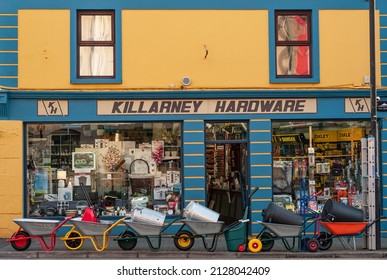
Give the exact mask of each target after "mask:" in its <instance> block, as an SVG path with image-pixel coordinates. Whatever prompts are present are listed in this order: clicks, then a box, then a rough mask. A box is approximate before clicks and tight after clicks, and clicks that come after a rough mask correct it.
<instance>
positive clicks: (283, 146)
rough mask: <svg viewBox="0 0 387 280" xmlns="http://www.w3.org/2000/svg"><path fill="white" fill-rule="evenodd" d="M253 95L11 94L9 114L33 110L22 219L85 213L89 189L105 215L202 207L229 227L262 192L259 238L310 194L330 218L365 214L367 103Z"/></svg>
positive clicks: (256, 211) (255, 209) (254, 208)
mask: <svg viewBox="0 0 387 280" xmlns="http://www.w3.org/2000/svg"><path fill="white" fill-rule="evenodd" d="M138 94H139V95H140V93H138ZM250 94H251V98H249V99H232V98H225V97H222V93H220V94H219V98H218V99H204V98H201V97H200V94H199V96H198V98H196V99H194V98H192V99H162V98H161V97H160V98H153V99H151V100H146V99H133V98H127V99H125V98H120V99H108V100H106V99H94V98H91V97H90V98H83V99H82V100H79V99H73V100H71V99H59V100H52V99H40V98H36V99H29V100H25V99H19V98H16V99H13V96H14V95H13V94H12V93H10V94H9V99H10V102H9V105H10V107H23V108H26V110H23V112H21V113H19V116H18V118H19V119H23V118H25V119H26V120H25V121H24V122H23V134H24V135H25V137H24V141H23V145H24V148H25V149H24V150H25V154H24V157H23V158H24V159H25V165H24V167H23V170H24V172H25V173H24V174H25V176H26V177H25V183H24V184H25V189H24V207H23V213H24V214H23V215H24V216H26V217H34V216H39V217H42V216H43V217H47V218H50V217H53V216H65V215H66V213H67V212H68V210H79V209H80V208H81V207H82V206H84V205H85V194H84V192H83V190H82V187H81V185H83V186H84V187H85V189H86V191H87V192H88V196H89V197H90V198H91V199H92V201H93V203H95V205H99V206H103V207H104V208H106V211H102V212H101V213H100V214H101V215H102V217H105V218H109V219H111V218H113V219H114V217H111V216H115V215H117V216H119V215H120V214H121V215H123V212H122V211H126V213H130V210H131V209H132V208H133V207H136V206H142V207H148V208H151V209H153V210H156V211H160V212H162V213H164V214H166V215H167V217H168V218H174V217H176V216H178V215H181V214H182V210H183V209H184V207H185V206H186V205H187V204H188V203H189V202H190V201H192V200H194V201H197V202H200V203H202V204H203V205H206V206H207V207H209V208H211V209H213V210H214V211H216V212H218V213H220V217H221V219H222V220H224V221H225V222H226V223H229V222H232V221H235V220H236V219H240V218H242V216H243V212H244V207H246V204H245V203H246V201H245V199H244V197H245V196H244V195H245V193H248V192H250V190H251V189H252V188H256V187H257V188H259V190H258V191H257V193H256V194H255V195H254V196H253V198H252V201H251V219H252V224H251V233H252V234H254V232H258V231H259V229H260V226H259V225H258V223H257V222H256V221H258V220H262V215H261V213H262V210H263V209H265V208H266V207H267V205H268V204H269V203H270V202H271V201H274V202H275V203H276V204H277V205H280V206H281V207H284V208H286V209H288V210H290V211H294V212H297V213H301V214H303V211H305V209H303V208H302V207H301V204H300V190H302V189H303V188H305V189H306V191H307V193H308V194H310V195H311V199H310V201H308V205H307V207H309V208H310V209H312V210H315V211H321V210H322V207H323V205H324V202H325V201H326V200H327V199H329V198H332V199H334V200H336V201H339V202H342V203H345V204H348V205H351V206H354V207H358V208H362V207H363V204H364V203H363V199H364V197H363V196H362V190H363V189H364V186H363V185H362V184H363V182H364V178H363V177H362V166H361V163H362V155H361V149H362V139H366V138H367V136H369V134H370V122H369V119H368V116H369V112H368V111H367V109H366V108H368V107H369V99H368V98H367V97H363V98H359V97H357V98H329V99H327V98H319V97H316V98H277V99H272V98H254V97H253V96H254V95H256V94H257V93H256V92H251V93H250ZM92 95H93V94H91V95H90V96H92ZM223 95H224V93H223ZM317 95H318V94H317ZM18 96H19V95H18ZM131 96H133V94H131ZM353 104H358V105H359V106H358V107H354V106H352V105H353ZM360 105H364V106H360ZM81 108H82V109H81ZM330 108H336V109H335V110H334V112H333V111H332V110H331V109H330ZM19 112H20V111H19ZM63 112H64V113H63ZM66 112H67V113H66ZM70 112H76V113H74V114H71V113H70ZM347 114H350V116H351V118H350V119H348V118H346V117H345V116H346V115H347ZM23 116H24V117H23ZM31 116H33V117H31ZM27 119H28V120H27ZM289 119H291V121H289ZM311 147H313V148H314V149H315V157H314V161H315V163H314V164H313V165H312V164H311V163H310V160H311V159H310V154H309V148H311ZM66 210H67V211H66Z"/></svg>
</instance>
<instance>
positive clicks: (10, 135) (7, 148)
mask: <svg viewBox="0 0 387 280" xmlns="http://www.w3.org/2000/svg"><path fill="white" fill-rule="evenodd" d="M0 201H1V203H0V238H9V237H11V235H12V233H13V232H15V230H16V229H17V226H16V224H15V223H14V222H13V221H12V219H13V218H20V217H22V213H23V123H22V122H20V121H0Z"/></svg>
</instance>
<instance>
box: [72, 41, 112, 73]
mask: <svg viewBox="0 0 387 280" xmlns="http://www.w3.org/2000/svg"><path fill="white" fill-rule="evenodd" d="M79 60H80V62H79V65H80V70H79V74H80V76H113V75H114V71H113V69H114V67H113V66H114V48H113V47H80V49H79Z"/></svg>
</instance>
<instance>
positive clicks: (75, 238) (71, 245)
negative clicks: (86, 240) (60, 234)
mask: <svg viewBox="0 0 387 280" xmlns="http://www.w3.org/2000/svg"><path fill="white" fill-rule="evenodd" d="M64 244H65V246H66V248H67V249H69V250H72V251H75V250H78V249H80V248H81V247H82V245H83V238H82V235H81V234H80V233H79V232H78V231H76V230H72V231H70V232H68V233H67V234H66V235H65V237H64Z"/></svg>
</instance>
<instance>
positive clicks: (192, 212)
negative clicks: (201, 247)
mask: <svg viewBox="0 0 387 280" xmlns="http://www.w3.org/2000/svg"><path fill="white" fill-rule="evenodd" d="M184 215H185V217H186V218H187V219H189V220H197V221H203V222H217V221H218V219H219V216H220V215H219V213H217V212H215V211H214V210H211V209H210V208H207V207H205V206H203V205H201V204H199V203H197V202H195V201H191V202H190V203H188V205H187V207H186V208H185V209H184Z"/></svg>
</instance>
